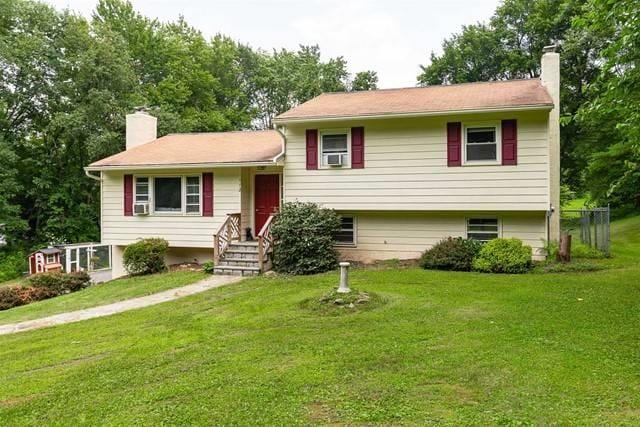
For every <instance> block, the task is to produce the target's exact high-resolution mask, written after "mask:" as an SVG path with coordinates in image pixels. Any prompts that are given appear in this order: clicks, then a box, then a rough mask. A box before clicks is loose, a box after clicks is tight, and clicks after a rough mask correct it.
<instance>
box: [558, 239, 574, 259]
mask: <svg viewBox="0 0 640 427" xmlns="http://www.w3.org/2000/svg"><path fill="white" fill-rule="evenodd" d="M557 259H558V261H560V262H570V261H571V235H570V234H567V233H562V235H561V236H560V248H559V249H558V256H557Z"/></svg>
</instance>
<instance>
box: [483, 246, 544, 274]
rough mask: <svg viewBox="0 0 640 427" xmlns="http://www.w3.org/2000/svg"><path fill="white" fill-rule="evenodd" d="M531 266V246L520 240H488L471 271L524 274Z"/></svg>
mask: <svg viewBox="0 0 640 427" xmlns="http://www.w3.org/2000/svg"><path fill="white" fill-rule="evenodd" d="M531 265H532V264H531V246H527V245H523V244H522V241H521V240H520V239H493V240H490V241H488V242H487V243H485V244H484V245H483V246H482V249H480V253H479V254H478V256H477V257H476V259H475V260H474V261H473V269H474V270H476V271H483V272H485V273H526V272H527V271H529V269H531Z"/></svg>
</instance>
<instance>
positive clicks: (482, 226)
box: [467, 218, 500, 243]
mask: <svg viewBox="0 0 640 427" xmlns="http://www.w3.org/2000/svg"><path fill="white" fill-rule="evenodd" d="M499 234H500V233H499V227H498V219H497V218H468V219H467V238H468V239H474V240H478V241H480V242H482V243H486V242H488V241H489V240H492V239H497V238H498V237H500V236H499Z"/></svg>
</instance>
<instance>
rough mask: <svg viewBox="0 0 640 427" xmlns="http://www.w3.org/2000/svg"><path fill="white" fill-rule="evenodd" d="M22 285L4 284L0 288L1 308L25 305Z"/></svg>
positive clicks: (6, 308)
mask: <svg viewBox="0 0 640 427" xmlns="http://www.w3.org/2000/svg"><path fill="white" fill-rule="evenodd" d="M19 291H20V287H18V286H4V287H1V288H0V310H8V309H10V308H13V307H18V306H19V305H24V304H25V303H24V302H23V300H22V298H20V293H19Z"/></svg>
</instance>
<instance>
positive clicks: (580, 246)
mask: <svg viewBox="0 0 640 427" xmlns="http://www.w3.org/2000/svg"><path fill="white" fill-rule="evenodd" d="M571 257H573V258H586V259H601V258H606V257H607V255H606V254H605V253H604V252H602V251H600V250H598V249H596V248H592V247H591V246H589V245H585V244H584V243H580V242H579V241H578V242H575V243H574V242H572V243H571Z"/></svg>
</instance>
